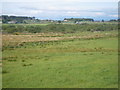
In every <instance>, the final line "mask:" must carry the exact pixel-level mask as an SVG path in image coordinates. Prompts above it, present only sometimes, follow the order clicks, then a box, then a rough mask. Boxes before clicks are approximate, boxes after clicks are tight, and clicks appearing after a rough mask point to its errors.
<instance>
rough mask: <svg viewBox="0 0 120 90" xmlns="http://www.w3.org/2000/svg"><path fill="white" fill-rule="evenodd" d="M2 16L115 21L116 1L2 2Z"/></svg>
mask: <svg viewBox="0 0 120 90" xmlns="http://www.w3.org/2000/svg"><path fill="white" fill-rule="evenodd" d="M1 2H2V14H4V15H16V16H35V17H36V18H39V19H64V18H71V17H73V18H74V17H76V18H93V19H96V20H102V19H105V20H109V19H117V17H118V0H4V1H1Z"/></svg>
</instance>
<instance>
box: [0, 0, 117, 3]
mask: <svg viewBox="0 0 120 90" xmlns="http://www.w3.org/2000/svg"><path fill="white" fill-rule="evenodd" d="M118 1H119V0H104V1H103V0H2V1H1V2H64V3H65V2H118Z"/></svg>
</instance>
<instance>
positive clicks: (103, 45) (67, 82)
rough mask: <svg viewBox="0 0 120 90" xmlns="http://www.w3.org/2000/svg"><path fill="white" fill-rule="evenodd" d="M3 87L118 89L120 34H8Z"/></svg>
mask: <svg viewBox="0 0 120 90" xmlns="http://www.w3.org/2000/svg"><path fill="white" fill-rule="evenodd" d="M2 37H3V52H2V59H3V64H2V65H3V71H2V75H3V88H117V87H118V32H117V30H112V31H100V32H98V31H97V32H90V31H84V32H76V33H60V32H57V33H56V32H54V33H36V34H29V35H11V34H7V35H6V34H5V35H2Z"/></svg>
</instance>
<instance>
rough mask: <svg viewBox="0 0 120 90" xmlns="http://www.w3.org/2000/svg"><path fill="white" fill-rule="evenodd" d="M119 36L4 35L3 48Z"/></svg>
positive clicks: (101, 34)
mask: <svg viewBox="0 0 120 90" xmlns="http://www.w3.org/2000/svg"><path fill="white" fill-rule="evenodd" d="M113 36H117V34H103V33H100V34H91V35H82V36H78V35H77V36H76V35H73V36H67V37H66V36H65V37H64V35H63V34H57V33H52V34H44V33H41V34H33V35H2V46H9V45H10V46H19V45H22V43H25V42H40V41H57V40H71V39H96V38H103V37H113Z"/></svg>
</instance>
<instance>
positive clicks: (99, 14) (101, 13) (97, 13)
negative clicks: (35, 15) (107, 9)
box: [95, 12, 105, 16]
mask: <svg viewBox="0 0 120 90" xmlns="http://www.w3.org/2000/svg"><path fill="white" fill-rule="evenodd" d="M95 15H98V16H103V15H105V13H103V12H96V13H95Z"/></svg>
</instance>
